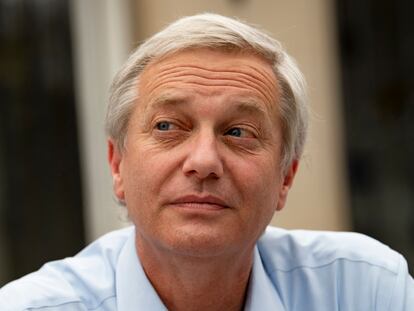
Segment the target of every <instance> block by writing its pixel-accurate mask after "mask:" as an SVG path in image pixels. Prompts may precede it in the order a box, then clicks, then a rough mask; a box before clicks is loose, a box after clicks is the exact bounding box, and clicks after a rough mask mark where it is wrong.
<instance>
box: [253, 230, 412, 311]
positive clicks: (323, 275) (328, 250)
mask: <svg viewBox="0 0 414 311" xmlns="http://www.w3.org/2000/svg"><path fill="white" fill-rule="evenodd" d="M257 246H258V252H259V254H260V258H261V261H262V263H263V266H264V270H265V271H266V274H267V276H268V278H269V279H270V281H271V282H272V283H273V284H274V286H275V288H277V290H278V292H279V294H280V296H281V297H282V300H283V301H284V302H285V304H286V306H287V309H290V308H291V309H295V310H296V309H297V310H334V307H332V306H342V307H343V309H344V310H345V309H346V310H373V309H375V310H411V309H410V308H411V307H412V306H413V304H414V282H413V280H412V278H411V277H410V275H409V273H408V267H407V263H406V261H405V260H404V258H403V257H402V256H401V255H400V254H398V253H397V252H395V251H393V250H392V249H390V248H389V247H388V246H386V245H384V244H382V243H380V242H378V241H376V240H374V239H372V238H370V237H367V236H365V235H362V234H358V233H350V232H348V233H347V232H326V231H306V230H283V229H278V228H270V227H269V228H268V229H267V230H266V232H265V233H264V234H263V236H262V237H261V238H260V239H259V241H258V244H257ZM292 289H294V290H292ZM292 295H293V296H294V297H297V299H292V297H293V296H292ZM299 297H300V298H299ZM321 301H323V302H324V305H323V306H322V305H321V304H320V302H321Z"/></svg>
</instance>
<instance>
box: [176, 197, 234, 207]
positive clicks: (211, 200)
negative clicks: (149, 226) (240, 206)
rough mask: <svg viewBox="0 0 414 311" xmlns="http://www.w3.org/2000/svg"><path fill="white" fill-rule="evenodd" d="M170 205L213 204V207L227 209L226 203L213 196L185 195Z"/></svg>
mask: <svg viewBox="0 0 414 311" xmlns="http://www.w3.org/2000/svg"><path fill="white" fill-rule="evenodd" d="M171 203H172V204H180V203H204V204H215V205H221V206H223V207H229V206H228V205H227V203H226V202H225V201H224V200H222V199H220V198H219V197H216V196H214V195H210V194H209V195H194V194H191V195H185V196H182V197H179V198H177V199H175V200H173V201H172V202H171Z"/></svg>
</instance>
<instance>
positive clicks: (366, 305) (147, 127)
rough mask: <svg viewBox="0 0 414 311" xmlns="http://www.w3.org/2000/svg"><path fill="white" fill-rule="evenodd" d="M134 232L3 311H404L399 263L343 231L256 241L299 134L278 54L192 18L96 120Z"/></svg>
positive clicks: (287, 72) (404, 280) (158, 38)
mask: <svg viewBox="0 0 414 311" xmlns="http://www.w3.org/2000/svg"><path fill="white" fill-rule="evenodd" d="M106 128H107V133H108V137H109V139H108V158H109V164H110V168H111V171H112V175H113V182H114V193H115V196H116V197H117V199H118V200H119V201H120V202H121V203H122V204H124V205H125V206H126V208H127V210H128V213H129V216H130V218H131V220H132V222H133V223H134V227H133V228H128V229H124V230H120V231H117V232H113V233H109V234H108V235H106V236H104V237H102V238H101V239H99V240H98V241H96V242H94V243H93V244H91V245H90V246H88V247H87V248H86V249H85V250H83V251H82V252H81V253H80V254H78V255H77V256H75V257H73V258H68V259H65V260H62V261H56V262H52V263H49V264H46V265H45V266H44V267H43V268H42V269H41V270H39V271H38V272H35V273H33V274H31V275H28V276H26V277H24V278H22V279H20V280H17V281H15V282H12V283H11V284H9V285H7V286H5V287H4V288H3V289H2V290H1V292H0V309H1V310H122V311H124V310H166V309H168V310H318V311H320V310H329V311H332V310H414V282H413V279H412V278H411V277H410V275H409V274H408V271H407V264H406V262H405V260H404V259H403V258H402V256H401V255H399V254H398V253H396V252H394V251H392V250H390V249H389V248H387V247H386V246H384V245H382V244H381V243H379V242H377V241H374V240H372V239H370V238H368V237H364V236H361V235H358V234H352V233H328V232H311V231H293V232H289V231H285V230H282V229H276V228H270V227H269V228H267V226H268V224H269V222H270V220H271V218H272V216H273V214H274V212H275V211H276V210H281V209H282V208H283V206H284V204H285V201H286V198H287V195H288V191H289V189H290V187H291V185H292V182H293V179H294V176H295V173H296V170H297V167H298V162H299V159H300V156H301V153H302V150H303V145H304V142H305V136H306V129H307V108H306V104H305V98H304V82H303V79H302V75H301V73H300V71H299V70H298V69H297V67H296V65H295V63H294V62H293V61H292V59H291V58H290V57H289V56H288V55H287V54H286V53H285V52H284V51H283V49H282V48H281V46H280V45H279V43H278V42H277V41H275V40H273V39H271V38H270V37H268V36H267V35H266V34H264V33H262V32H260V31H259V30H257V29H254V28H252V27H250V26H248V25H245V24H243V23H240V22H238V21H235V20H233V19H229V18H226V17H222V16H218V15H213V14H202V15H197V16H192V17H187V18H184V19H181V20H178V21H177V22H175V23H174V24H172V25H170V26H169V27H167V28H166V29H165V30H163V31H162V32H160V33H158V34H156V35H155V36H153V37H152V38H150V39H149V40H148V41H146V42H145V43H144V44H143V45H142V46H141V47H139V48H138V49H137V50H136V51H135V52H134V53H133V54H132V55H131V57H130V58H129V60H128V61H127V63H126V64H125V65H124V67H123V68H122V70H121V71H120V72H119V74H118V75H117V77H116V78H115V81H114V83H113V86H112V89H111V97H110V102H109V106H108V114H107V120H106Z"/></svg>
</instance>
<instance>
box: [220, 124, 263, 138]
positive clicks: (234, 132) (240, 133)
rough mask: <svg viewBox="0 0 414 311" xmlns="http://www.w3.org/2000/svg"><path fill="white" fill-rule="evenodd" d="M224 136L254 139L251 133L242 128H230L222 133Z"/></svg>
mask: <svg viewBox="0 0 414 311" xmlns="http://www.w3.org/2000/svg"><path fill="white" fill-rule="evenodd" d="M224 135H226V136H232V137H240V138H255V137H256V135H255V134H254V132H253V131H251V130H249V129H246V128H243V127H232V128H230V129H229V130H227V132H225V133H224Z"/></svg>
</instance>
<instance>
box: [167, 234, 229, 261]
mask: <svg viewBox="0 0 414 311" xmlns="http://www.w3.org/2000/svg"><path fill="white" fill-rule="evenodd" d="M197 229H198V230H191V231H190V230H176V231H175V232H174V233H173V234H170V235H169V236H168V238H167V240H166V241H165V242H166V246H167V248H168V249H169V250H170V251H173V252H174V253H176V254H181V255H183V256H192V257H214V256H219V255H223V254H225V253H229V252H231V251H232V249H235V248H236V247H235V246H236V245H237V243H236V241H235V240H236V239H235V238H234V237H233V238H231V237H232V235H229V233H228V232H224V231H220V232H215V230H214V229H211V228H210V229H207V230H200V228H197Z"/></svg>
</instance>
